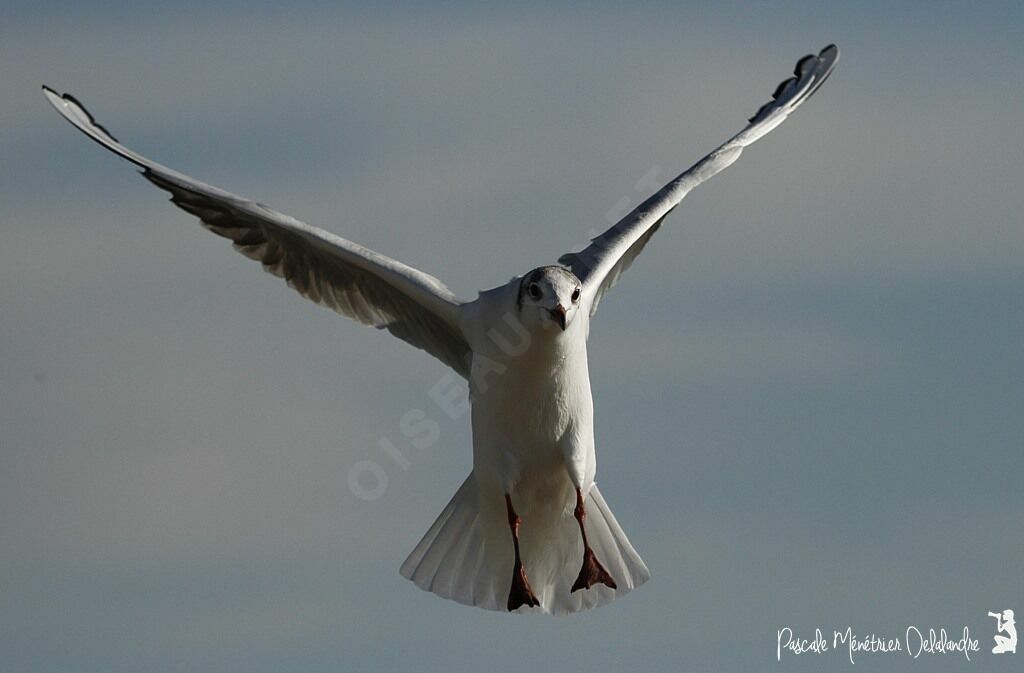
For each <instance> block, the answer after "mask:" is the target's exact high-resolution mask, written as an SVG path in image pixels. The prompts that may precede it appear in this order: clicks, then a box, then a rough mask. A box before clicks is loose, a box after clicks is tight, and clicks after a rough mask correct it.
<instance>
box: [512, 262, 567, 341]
mask: <svg viewBox="0 0 1024 673" xmlns="http://www.w3.org/2000/svg"><path fill="white" fill-rule="evenodd" d="M581 293H582V284H581V283H580V279H579V278H577V277H576V276H575V275H573V273H572V272H571V271H569V270H568V269H566V268H564V267H561V266H542V267H540V268H537V269H534V270H533V271H530V272H529V273H527V274H526V275H525V276H523V277H522V279H521V280H520V282H519V297H518V299H517V301H516V303H517V304H518V306H519V318H520V320H521V321H522V322H523V324H524V325H525V326H526V327H527V328H528V329H531V331H532V328H533V327H552V326H554V327H558V328H559V329H560V331H562V332H564V331H565V329H566V328H567V327H568V326H569V325H570V324H572V321H573V318H575V317H576V311H577V309H578V308H579V305H580V296H581Z"/></svg>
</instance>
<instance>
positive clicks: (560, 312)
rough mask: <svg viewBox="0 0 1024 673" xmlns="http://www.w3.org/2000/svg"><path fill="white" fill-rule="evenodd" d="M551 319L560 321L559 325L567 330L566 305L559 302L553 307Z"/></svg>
mask: <svg viewBox="0 0 1024 673" xmlns="http://www.w3.org/2000/svg"><path fill="white" fill-rule="evenodd" d="M551 319H552V320H554V321H555V322H556V323H558V326H559V327H561V328H562V331H563V332H564V331H565V307H564V306H562V305H561V304H559V305H558V306H556V307H554V308H553V309H551Z"/></svg>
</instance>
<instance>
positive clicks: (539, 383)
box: [472, 372, 593, 481]
mask: <svg viewBox="0 0 1024 673" xmlns="http://www.w3.org/2000/svg"><path fill="white" fill-rule="evenodd" d="M516 374H517V373H516V372H507V373H505V374H504V375H502V376H500V377H495V379H494V380H493V381H492V385H490V386H489V387H488V388H487V389H486V390H485V391H480V390H477V391H474V393H473V395H472V408H473V453H474V464H475V469H480V470H486V471H493V472H495V473H496V474H497V475H500V476H501V478H502V479H503V480H506V481H507V480H509V479H512V480H518V479H525V478H529V477H530V476H531V475H533V476H540V475H542V474H549V473H552V472H557V473H558V474H559V475H562V474H564V472H565V460H566V447H567V442H566V440H567V437H569V436H572V435H573V434H574V433H575V432H576V431H578V429H579V428H582V427H584V426H585V425H588V424H590V423H592V413H593V412H592V402H591V399H590V389H589V381H587V380H586V378H585V377H584V379H583V380H582V381H579V380H577V381H575V382H573V381H567V380H565V379H563V378H561V377H559V376H557V375H554V376H536V375H528V376H517V375H516Z"/></svg>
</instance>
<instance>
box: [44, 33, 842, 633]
mask: <svg viewBox="0 0 1024 673" xmlns="http://www.w3.org/2000/svg"><path fill="white" fill-rule="evenodd" d="M838 58H839V50H838V49H837V48H836V47H835V45H829V46H828V47H825V48H824V49H823V50H822V51H821V52H820V53H819V54H817V55H813V54H812V55H808V56H805V57H804V58H802V59H800V61H799V62H798V63H797V64H796V68H795V70H794V74H793V77H791V78H789V79H787V80H785V81H784V82H782V83H781V84H780V85H779V86H778V88H777V89H776V90H775V92H774V94H773V95H772V99H771V100H770V101H769V102H767V103H766V104H765V105H763V106H762V107H761V108H760V109H759V110H758V111H757V112H756V113H755V114H754V116H753V117H751V118H750V119H749V122H748V124H747V125H746V126H745V127H744V128H743V130H741V131H740V132H739V133H737V134H736V135H734V136H733V137H732V138H730V139H729V140H727V141H726V142H725V143H723V144H722V145H720V146H719V147H718V148H717V149H715V150H714V151H713V152H711V153H710V154H708V155H707V156H705V157H704V158H703V159H701V160H700V161H698V162H697V163H696V164H694V165H693V166H692V167H691V168H689V169H688V170H687V171H685V172H684V173H682V174H680V175H679V176H678V177H676V178H675V179H674V180H672V181H671V182H669V183H668V184H667V185H665V186H664V187H662V188H661V189H660V190H659V191H658V192H656V193H655V194H654V195H652V196H651V197H650V198H648V199H647V200H646V201H644V202H643V203H641V204H640V205H639V206H637V208H636V209H635V210H633V211H632V212H630V213H629V214H628V215H626V216H625V217H624V218H623V219H622V220H621V221H619V222H618V223H617V224H615V225H614V226H612V227H611V228H610V229H608V230H607V231H605V232H604V233H603V234H601V235H599V236H597V237H596V238H594V239H593V240H592V241H591V243H590V245H589V246H587V247H586V248H585V249H583V250H581V251H579V252H575V253H570V254H566V255H562V256H561V257H560V258H559V259H558V262H559V264H558V265H554V266H542V267H539V268H536V269H533V270H532V271H528V272H526V273H525V274H523V275H521V276H518V277H516V278H513V279H512V280H511V281H509V282H508V283H505V284H503V285H501V286H499V287H496V288H493V289H490V290H486V291H483V292H480V293H479V295H478V296H477V298H476V299H475V300H473V301H463V300H460V299H459V298H458V297H456V296H455V294H454V293H452V291H451V290H449V289H448V288H447V287H446V286H445V285H444V284H443V283H442V282H441V281H439V280H438V279H437V278H434V277H433V276H431V275H428V274H426V273H424V272H422V271H418V270H416V269H413V268H411V267H409V266H407V265H405V264H402V263H401V262H399V261H396V260H394V259H391V258H389V257H385V256H384V255H381V254H379V253H377V252H374V251H372V250H369V249H367V248H364V247H362V246H360V245H357V244H355V243H353V242H351V241H348V240H346V239H344V238H342V237H340V236H337V235H335V234H332V233H330V232H327V231H324V230H323V229H318V228H316V227H312V226H310V225H308V224H305V223H304V222H300V221H299V220H297V219H295V218H293V217H290V216H288V215H284V214H282V213H279V212H277V211H274V210H272V209H270V208H268V207H267V206H264V205H262V204H260V203H257V202H255V201H250V200H248V199H245V198H242V197H239V196H235V195H234V194H230V193H228V192H226V191H224V190H222V189H219V188H217V187H213V186H210V185H207V184H205V183H202V182H200V181H198V180H195V179H193V178H190V177H188V176H187V175H184V174H182V173H178V172H177V171H174V170H171V169H169V168H166V167H164V166H162V165H160V164H158V163H156V162H154V161H151V160H149V159H147V158H145V157H143V156H142V155H140V154H137V153H136V152H134V151H132V150H130V149H128V148H127V147H125V146H124V145H122V144H121V143H120V142H118V141H117V140H116V139H115V138H114V136H112V135H111V134H110V133H109V132H108V131H107V130H106V129H105V128H103V127H102V126H101V125H100V124H98V123H97V122H96V121H95V120H94V119H93V117H92V115H91V114H89V112H88V111H87V110H86V109H85V107H84V106H83V105H82V104H81V103H79V102H78V101H77V100H76V99H75V98H74V97H73V96H71V95H70V94H66V93H65V94H59V93H57V92H56V91H54V90H53V89H50V88H48V87H45V86H44V87H43V91H44V93H45V95H46V97H47V99H48V100H49V102H50V103H51V104H52V105H53V106H54V107H55V108H56V109H57V111H58V112H59V113H60V114H61V115H62V116H63V117H64V118H65V119H67V120H68V121H69V122H71V123H72V124H73V125H74V126H75V127H76V128H78V129H79V130H80V131H82V132H83V133H85V134H86V135H87V136H89V137H90V138H91V139H93V140H94V141H96V142H97V143H99V144H100V145H103V146H104V147H105V148H107V149H108V150H110V151H112V152H114V153H115V154H118V155H119V156H121V157H123V158H125V159H127V160H128V161H130V162H132V163H133V164H135V165H136V166H138V167H139V168H140V169H141V173H142V175H143V177H145V178H146V179H147V180H149V181H150V182H152V183H153V184H155V185H156V186H157V187H160V188H161V189H163V190H166V191H167V192H170V194H171V201H172V202H173V203H174V204H175V205H177V206H179V207H180V208H182V209H184V210H186V211H188V212H189V213H192V214H193V215H195V216H197V217H198V218H199V219H200V221H201V222H202V225H203V226H204V227H206V228H207V229H209V230H210V231H212V232H213V233H215V234H217V235H219V236H222V237H224V238H227V239H229V240H231V242H232V244H233V246H234V248H235V249H236V250H238V251H239V252H241V253H242V254H243V255H246V256H247V257H250V258H252V259H254V260H257V261H259V262H260V263H261V264H262V265H263V268H264V269H265V270H267V271H269V272H270V273H272V274H274V275H276V276H279V277H281V278H284V279H285V280H286V281H287V283H288V284H289V285H290V286H291V287H293V288H294V289H295V290H297V291H298V292H299V293H300V294H302V295H303V296H305V297H307V298H308V299H310V300H312V301H314V302H316V303H318V304H321V305H323V306H327V307H329V308H332V309H334V310H335V311H337V312H338V313H341V314H342V315H345V316H348V317H350V318H354V319H355V320H357V321H359V322H361V323H363V324H366V325H372V326H374V327H376V328H378V329H385V330H387V331H389V332H391V333H392V334H393V335H395V336H396V337H398V338H399V339H402V340H403V341H405V342H407V343H409V344H411V345H413V346H415V347H417V348H420V349H422V350H424V351H426V352H427V353H429V354H430V355H433V356H434V357H435V358H437V359H438V360H440V361H441V362H443V363H444V364H446V365H447V366H448V367H450V368H451V369H453V370H454V371H455V372H457V373H458V374H459V375H460V376H462V377H464V378H465V379H467V381H468V386H469V398H470V404H471V412H472V413H471V418H472V428H473V469H472V471H471V472H470V474H469V476H468V477H467V478H466V480H465V481H464V482H463V484H462V486H461V487H460V488H459V489H458V491H457V492H456V493H455V495H454V496H453V497H452V499H451V501H450V502H449V503H448V505H447V506H446V507H445V508H444V510H443V511H442V512H441V514H440V515H439V516H438V517H437V519H436V521H434V524H433V525H432V526H431V527H430V529H429V530H428V531H427V533H426V534H425V535H424V536H423V539H422V540H421V541H420V543H419V544H418V545H417V546H416V547H415V549H413V551H412V553H411V554H410V555H409V557H408V558H407V559H406V561H405V563H403V564H402V567H401V573H402V575H403V576H405V577H407V578H408V579H410V580H412V581H413V582H415V583H416V584H417V585H418V586H419V587H421V588H423V589H426V590H428V591H431V592H433V593H435V594H437V595H439V596H442V597H444V598H448V599H451V600H455V601H458V602H460V603H465V604H468V605H474V606H478V607H481V608H486V609H490V610H508V611H519V612H547V613H553V614H564V613H570V612H576V611H579V610H583V609H587V608H592V607H595V606H598V605H602V604H604V603H607V602H609V601H611V600H613V599H615V598H617V597H619V596H621V595H623V594H625V593H627V592H629V591H630V590H631V589H634V588H635V587H637V586H639V585H640V584H643V583H644V582H645V581H647V579H648V578H649V577H650V573H649V571H648V569H647V566H646V565H645V564H644V562H643V560H642V559H641V558H640V556H639V555H638V554H637V552H636V550H635V549H634V548H633V545H632V544H630V542H629V539H628V538H627V537H626V535H625V533H624V532H623V531H622V528H621V527H620V526H619V523H618V522H617V521H616V520H615V517H614V516H613V515H612V512H611V510H610V509H609V507H608V505H607V503H606V502H605V500H604V498H603V497H602V495H601V492H600V491H599V490H598V488H597V486H596V484H595V483H594V476H595V473H596V467H597V463H596V458H595V452H594V407H593V401H592V398H591V390H590V377H589V372H588V364H587V340H588V337H589V334H590V322H591V319H592V317H593V315H594V312H595V311H596V310H597V307H598V304H599V303H600V302H601V300H602V298H603V297H604V295H605V294H606V293H607V292H608V291H609V290H610V289H611V288H612V287H613V286H614V285H615V283H616V281H618V279H619V276H620V275H622V272H623V271H625V270H626V269H627V268H628V267H629V266H630V265H631V264H632V263H633V261H634V260H635V259H636V257H637V255H639V254H640V252H641V251H642V250H643V249H644V247H645V246H646V245H647V244H648V242H649V241H650V240H651V237H652V236H653V235H654V233H655V232H656V231H657V230H658V229H659V227H661V224H662V222H663V221H664V220H665V217H666V216H667V215H668V214H669V213H670V212H671V211H672V210H673V209H674V208H675V207H676V206H677V205H678V204H679V202H680V201H682V200H683V198H684V197H685V196H686V195H687V194H688V193H689V192H690V190H692V189H693V188H694V187H696V186H697V185H699V184H701V183H702V182H704V181H705V180H707V179H708V178H710V177H712V176H713V175H716V174H717V173H718V172H719V171H721V170H723V169H724V168H726V167H727V166H729V165H730V164H732V163H733V162H734V161H736V159H738V158H739V156H740V154H741V153H742V152H743V149H744V148H745V147H747V146H748V145H750V144H751V143H753V142H755V141H756V140H758V139H759V138H761V137H762V136H764V135H765V134H767V133H768V132H769V131H771V130H772V129H774V128H775V127H776V126H778V125H779V124H781V123H782V122H783V121H784V120H785V119H786V118H787V117H788V116H789V115H790V113H792V112H793V111H794V110H795V109H796V108H797V107H799V106H800V105H801V104H803V103H804V101H806V100H807V99H808V98H809V97H810V96H811V94H813V93H814V92H815V91H817V89H818V87H820V86H821V85H822V83H823V82H824V81H825V79H826V78H827V77H828V76H829V75H830V74H831V72H832V69H833V68H834V67H835V64H836V62H837V60H838Z"/></svg>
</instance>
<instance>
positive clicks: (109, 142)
mask: <svg viewBox="0 0 1024 673" xmlns="http://www.w3.org/2000/svg"><path fill="white" fill-rule="evenodd" d="M43 92H44V93H45V94H46V97H47V99H48V100H49V101H50V103H51V104H52V105H53V106H54V107H55V108H57V111H58V112H59V113H60V114H61V115H62V116H63V117H64V118H65V119H67V120H68V121H69V122H71V123H72V124H74V125H75V127H76V128H78V130H80V131H82V132H83V133H85V134H86V135H87V136H89V137H90V138H92V139H93V140H95V141H96V142H98V143H99V144H100V145H103V146H104V147H106V148H107V149H108V150H110V151H111V152H114V153H115V154H118V155H120V156H122V157H124V158H125V159H127V160H128V161H130V162H132V163H133V164H135V165H137V166H139V167H140V168H141V169H142V171H141V172H142V175H143V177H145V178H146V179H147V180H149V181H150V182H152V183H153V184H155V185H156V186H157V187H160V188H161V189H164V190H167V191H168V192H170V193H171V201H172V202H174V204H175V205H177V206H178V207H180V208H182V209H183V210H186V211H188V212H190V213H192V214H193V215H195V216H197V217H198V218H199V219H200V220H201V221H202V224H203V226H204V227H206V228H207V229H209V230H210V231H212V232H213V233H215V234H217V235H219V236H223V237H224V238H228V239H230V240H231V241H232V243H233V244H234V247H235V249H236V250H238V251H239V252H241V253H242V254H243V255H245V256H246V257H249V258H251V259H255V260H257V261H259V262H261V263H262V264H263V268H264V269H266V270H267V271H269V272H270V273H272V274H274V275H275V276H279V277H281V278H284V279H285V280H286V281H287V282H288V285H290V286H291V287H293V288H295V290H297V291H298V292H299V293H300V294H301V295H303V296H304V297H306V298H308V299H310V300H312V301H314V302H316V303H318V304H321V305H322V306H327V307H329V308H332V309H334V310H335V311H337V312H338V313H341V314H342V315H346V316H348V317H350V318H354V319H355V320H358V321H359V322H361V323H363V324H365V325H372V326H374V327H377V328H378V329H386V330H388V331H389V332H391V333H392V334H394V335H395V336H396V337H398V338H399V339H402V340H403V341H406V342H408V343H410V344H412V345H413V346H416V347H417V348H421V349H423V350H425V351H426V352H428V353H430V354H431V355H433V356H434V357H436V358H437V359H439V360H441V362H444V363H445V364H446V365H448V366H450V367H451V368H452V369H454V370H455V371H457V372H458V373H459V374H461V375H462V376H464V377H467V378H468V376H469V352H470V349H469V346H468V344H467V343H466V340H465V338H464V337H463V335H462V330H461V329H460V328H459V325H458V321H457V318H458V307H459V305H460V303H461V302H460V301H459V300H458V299H457V298H456V297H455V295H454V294H452V292H451V290H449V289H448V288H447V287H445V285H444V284H443V283H442V282H441V281H439V280H438V279H436V278H434V277H433V276H430V275H428V274H426V273H423V272H422V271H417V270H416V269H413V268H412V267H409V266H406V265H405V264H402V263H401V262H398V261H396V260H394V259H391V258H389V257H385V256H384V255H381V254H378V253H376V252H374V251H372V250H368V249H367V248H364V247H362V246H360V245H356V244H355V243H352V242H351V241H347V240H345V239H344V238H341V237H340V236H335V235H334V234H332V233H330V232H327V231H324V230H322V229H318V228H316V227H311V226H310V225H308V224H305V223H304V222H300V221H299V220H296V219H295V218H293V217H289V216H288V215H283V214H281V213H279V212H276V211H274V210H271V209H270V208H268V207H266V206H264V205H262V204H259V203H255V202H253V201H249V200H248V199H243V198H241V197H239V196H235V195H234V194H229V193H228V192H225V191H223V190H221V189H218V188H217V187H212V186H210V185H207V184H204V183H202V182H200V181H198V180H194V179H192V178H190V177H188V176H187V175H182V174H181V173H178V172H176V171H173V170H171V169H169V168H166V167H164V166H161V165H160V164H158V163H156V162H154V161H150V160H149V159H147V158H145V157H143V156H142V155H140V154H137V153H135V152H133V151H132V150H130V149H128V148H127V147H125V146H123V145H121V144H120V143H119V142H118V141H117V140H116V139H115V138H114V137H113V136H112V135H110V133H108V132H107V130H106V129H105V128H103V127H102V126H100V125H99V124H97V123H96V122H95V120H93V118H92V115H90V114H89V112H88V111H87V110H86V109H85V108H84V107H83V106H82V105H81V103H79V102H78V101H77V100H75V98H74V97H73V96H71V95H69V94H63V95H61V94H58V93H57V92H56V91H53V90H52V89H49V88H48V87H45V86H44V87H43Z"/></svg>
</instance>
